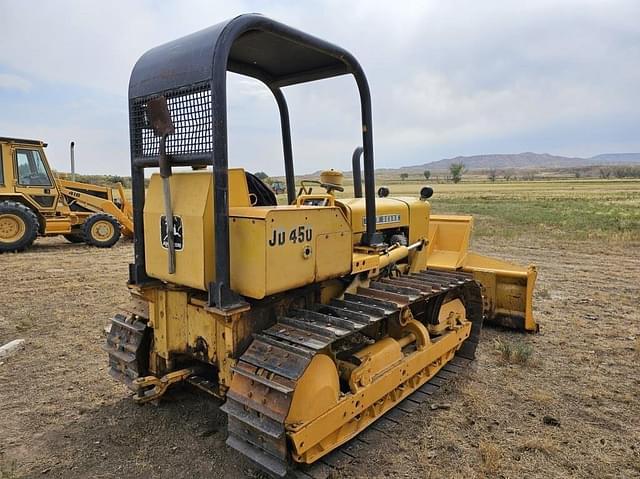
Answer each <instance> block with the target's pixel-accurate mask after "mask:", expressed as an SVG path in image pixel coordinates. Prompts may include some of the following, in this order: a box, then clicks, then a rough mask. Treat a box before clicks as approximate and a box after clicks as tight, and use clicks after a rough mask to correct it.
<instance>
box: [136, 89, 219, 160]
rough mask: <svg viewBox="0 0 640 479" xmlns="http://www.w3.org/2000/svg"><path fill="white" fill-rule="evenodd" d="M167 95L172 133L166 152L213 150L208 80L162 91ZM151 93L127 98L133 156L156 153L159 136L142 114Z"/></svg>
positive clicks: (189, 152) (180, 153)
mask: <svg viewBox="0 0 640 479" xmlns="http://www.w3.org/2000/svg"><path fill="white" fill-rule="evenodd" d="M163 94H164V96H165V98H166V99H167V105H168V107H169V112H170V113H171V120H172V121H173V124H174V127H175V133H174V134H173V135H169V137H168V138H167V154H168V155H171V156H181V155H194V154H201V153H209V152H211V151H212V150H213V130H212V128H213V123H212V118H211V86H210V84H209V82H205V83H202V84H199V85H192V86H190V87H188V88H181V89H179V90H175V91H166V92H163ZM156 96H157V95H152V96H148V97H142V98H133V99H131V100H130V101H131V105H130V107H131V138H132V140H133V145H132V146H133V153H134V155H133V156H134V157H136V158H149V157H155V156H158V155H159V145H160V138H159V137H157V136H156V135H155V133H154V131H153V129H152V128H151V125H150V123H149V120H148V118H147V114H146V105H147V101H148V100H151V99H152V98H154V97H156Z"/></svg>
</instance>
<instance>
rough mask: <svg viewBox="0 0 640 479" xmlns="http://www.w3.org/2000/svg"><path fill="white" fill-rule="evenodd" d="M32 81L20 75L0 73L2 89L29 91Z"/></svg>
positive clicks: (0, 87) (0, 86) (0, 88)
mask: <svg viewBox="0 0 640 479" xmlns="http://www.w3.org/2000/svg"><path fill="white" fill-rule="evenodd" d="M30 88H31V82H30V81H29V80H27V79H26V78H24V77H21V76H19V75H13V74H11V73H0V90H18V91H23V92H25V91H29V89H30Z"/></svg>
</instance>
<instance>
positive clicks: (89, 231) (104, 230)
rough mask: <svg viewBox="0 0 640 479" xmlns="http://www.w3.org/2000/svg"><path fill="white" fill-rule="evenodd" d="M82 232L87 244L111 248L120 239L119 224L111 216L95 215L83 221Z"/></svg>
mask: <svg viewBox="0 0 640 479" xmlns="http://www.w3.org/2000/svg"><path fill="white" fill-rule="evenodd" d="M82 231H83V234H84V237H85V241H86V243H87V244H89V245H92V246H96V247H98V248H111V247H112V246H113V245H114V244H116V243H117V242H118V240H119V239H120V234H121V231H120V223H118V221H117V220H116V219H115V218H114V217H113V216H111V215H107V214H104V213H96V214H95V215H92V216H90V217H89V219H87V221H85V223H84V225H83V227H82Z"/></svg>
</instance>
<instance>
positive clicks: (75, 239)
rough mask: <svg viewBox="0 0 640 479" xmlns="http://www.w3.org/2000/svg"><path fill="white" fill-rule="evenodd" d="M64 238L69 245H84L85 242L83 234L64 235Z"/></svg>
mask: <svg viewBox="0 0 640 479" xmlns="http://www.w3.org/2000/svg"><path fill="white" fill-rule="evenodd" d="M62 236H64V239H66V240H67V241H68V242H69V243H74V244H76V243H84V242H86V240H85V238H84V233H69V234H66V235H62Z"/></svg>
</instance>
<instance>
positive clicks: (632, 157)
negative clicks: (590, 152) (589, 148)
mask: <svg viewBox="0 0 640 479" xmlns="http://www.w3.org/2000/svg"><path fill="white" fill-rule="evenodd" d="M589 160H590V161H593V162H595V163H594V164H599V165H602V164H605V163H613V164H617V165H623V164H624V165H627V164H630V163H640V153H604V154H602V155H596V156H592V157H591V158H589Z"/></svg>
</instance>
